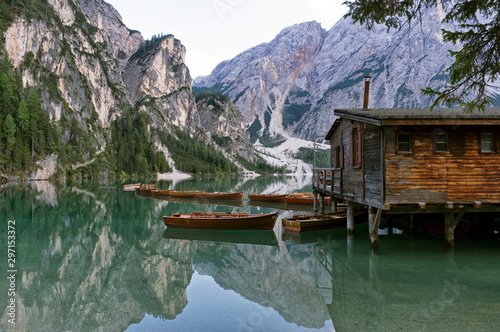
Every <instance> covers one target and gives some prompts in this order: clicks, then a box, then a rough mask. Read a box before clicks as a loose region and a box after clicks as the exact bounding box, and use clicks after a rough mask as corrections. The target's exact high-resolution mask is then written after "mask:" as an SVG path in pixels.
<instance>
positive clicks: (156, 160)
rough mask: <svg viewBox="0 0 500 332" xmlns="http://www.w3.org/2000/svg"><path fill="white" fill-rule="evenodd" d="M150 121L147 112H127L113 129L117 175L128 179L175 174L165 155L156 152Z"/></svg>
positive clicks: (114, 124)
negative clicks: (150, 131) (124, 175)
mask: <svg viewBox="0 0 500 332" xmlns="http://www.w3.org/2000/svg"><path fill="white" fill-rule="evenodd" d="M148 123H149V118H148V116H147V114H146V113H144V112H133V111H132V110H130V109H126V110H125V111H124V113H123V115H122V117H121V118H120V119H118V120H116V121H115V122H113V123H112V125H111V140H112V154H113V157H114V158H113V159H114V169H113V170H114V171H115V172H116V173H118V174H119V173H125V174H128V175H133V174H135V175H139V174H141V175H148V174H153V173H157V172H160V173H165V172H169V171H171V168H170V166H169V165H168V162H167V160H166V158H165V155H164V154H163V153H162V152H160V151H156V148H155V146H154V144H153V143H152V141H151V139H150V136H149V132H148Z"/></svg>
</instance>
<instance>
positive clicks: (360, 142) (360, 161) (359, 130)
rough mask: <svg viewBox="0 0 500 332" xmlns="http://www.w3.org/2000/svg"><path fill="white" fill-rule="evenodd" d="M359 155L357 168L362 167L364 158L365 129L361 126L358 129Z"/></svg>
mask: <svg viewBox="0 0 500 332" xmlns="http://www.w3.org/2000/svg"><path fill="white" fill-rule="evenodd" d="M357 134H358V151H357V152H358V155H357V157H358V158H357V160H356V161H357V163H356V166H361V164H362V160H363V159H362V157H363V140H362V139H363V127H362V126H359V127H358V132H357Z"/></svg>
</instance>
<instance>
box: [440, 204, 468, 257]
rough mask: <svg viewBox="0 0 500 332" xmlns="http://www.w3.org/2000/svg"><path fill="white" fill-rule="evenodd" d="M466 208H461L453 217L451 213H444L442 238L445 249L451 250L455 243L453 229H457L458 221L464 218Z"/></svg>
mask: <svg viewBox="0 0 500 332" xmlns="http://www.w3.org/2000/svg"><path fill="white" fill-rule="evenodd" d="M465 211H466V208H465V207H463V208H462V210H461V211H460V212H459V213H458V214H457V216H456V217H455V216H454V214H453V212H446V213H445V214H444V237H445V241H446V247H447V248H453V246H454V244H455V243H454V242H455V227H457V225H458V223H459V222H460V220H462V217H463V216H464V214H465Z"/></svg>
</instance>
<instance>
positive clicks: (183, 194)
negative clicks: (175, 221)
mask: <svg viewBox="0 0 500 332" xmlns="http://www.w3.org/2000/svg"><path fill="white" fill-rule="evenodd" d="M203 192H204V191H203V190H185V191H176V190H175V189H174V190H170V192H169V196H172V197H186V198H188V197H196V195H198V194H201V193H203Z"/></svg>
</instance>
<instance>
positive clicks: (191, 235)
mask: <svg viewBox="0 0 500 332" xmlns="http://www.w3.org/2000/svg"><path fill="white" fill-rule="evenodd" d="M163 238H165V239H177V240H184V241H200V242H213V243H232V244H253V245H265V246H274V247H276V246H278V239H277V238H276V235H275V234H274V231H272V230H264V231H263V230H220V229H188V228H177V227H167V229H165V232H164V233H163Z"/></svg>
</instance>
